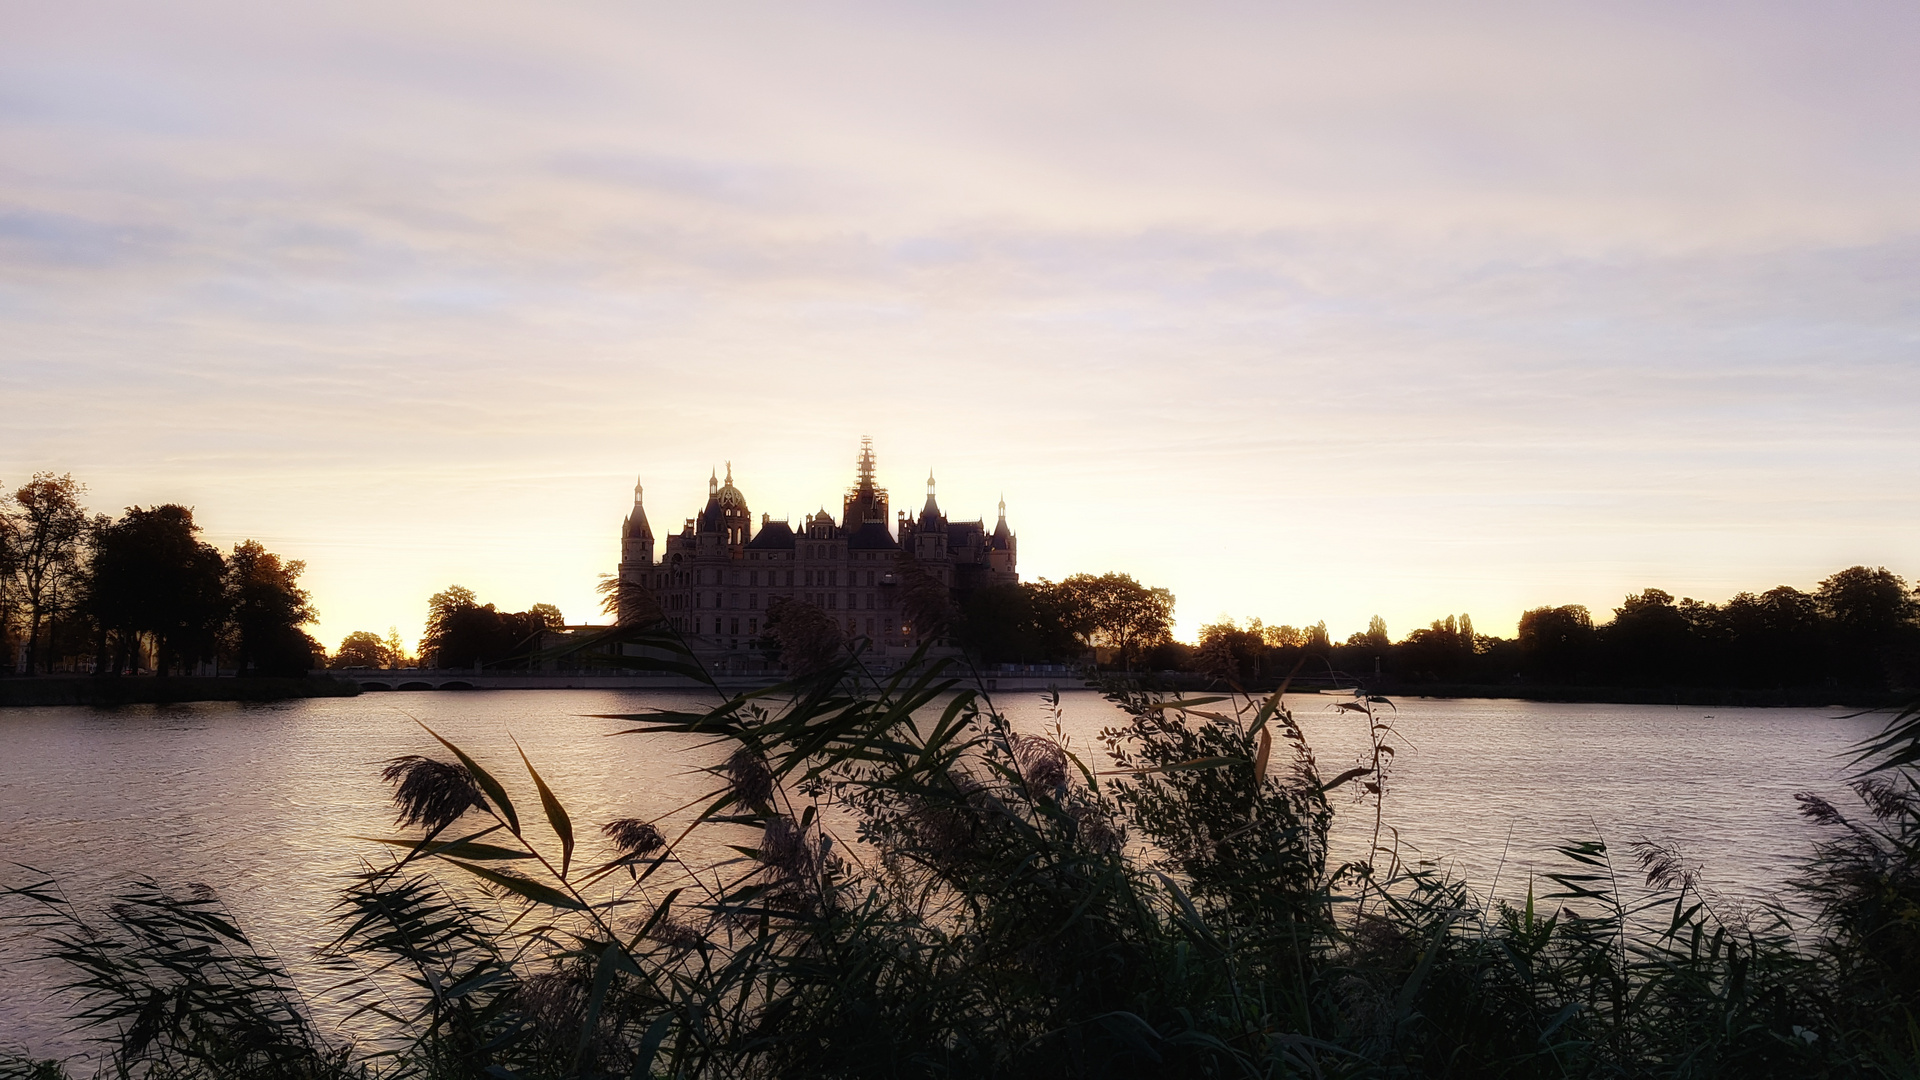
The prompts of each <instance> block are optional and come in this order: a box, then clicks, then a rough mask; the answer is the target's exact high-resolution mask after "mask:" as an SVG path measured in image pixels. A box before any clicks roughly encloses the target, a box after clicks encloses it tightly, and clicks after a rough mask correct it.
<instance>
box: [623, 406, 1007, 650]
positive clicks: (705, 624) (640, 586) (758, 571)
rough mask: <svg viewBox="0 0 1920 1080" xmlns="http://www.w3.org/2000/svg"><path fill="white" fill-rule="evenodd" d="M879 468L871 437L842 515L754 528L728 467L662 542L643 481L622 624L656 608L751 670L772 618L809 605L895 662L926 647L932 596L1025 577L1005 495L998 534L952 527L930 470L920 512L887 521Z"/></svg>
mask: <svg viewBox="0 0 1920 1080" xmlns="http://www.w3.org/2000/svg"><path fill="white" fill-rule="evenodd" d="M874 472H875V467H874V456H873V446H872V442H871V440H865V439H863V440H861V448H860V456H859V458H858V460H857V462H856V472H855V478H854V483H853V485H852V486H851V487H849V488H848V489H847V491H846V494H845V495H844V497H843V498H842V500H841V512H840V516H839V518H838V519H837V520H836V519H835V517H834V516H833V515H832V514H830V513H828V512H827V510H826V509H825V508H824V507H823V508H822V509H821V510H820V511H819V512H818V513H815V514H812V515H809V516H807V517H804V518H802V519H801V520H800V522H799V524H798V525H797V526H796V525H795V524H793V523H792V522H791V521H789V520H786V519H782V520H779V521H775V520H773V518H772V516H771V515H769V514H764V513H763V514H761V515H760V520H759V521H758V522H757V523H756V522H755V521H754V519H753V514H752V511H751V510H750V509H749V508H748V505H747V498H746V496H745V495H744V494H742V493H741V491H740V489H739V488H738V487H736V486H734V480H733V465H732V463H731V462H729V463H728V464H727V470H726V479H724V480H722V479H721V478H720V476H719V474H718V472H717V471H716V473H715V474H714V475H712V476H711V477H709V479H708V483H707V504H706V506H704V507H703V508H701V510H700V512H699V513H698V514H696V515H695V516H693V517H690V518H687V519H686V522H685V524H684V525H683V526H682V527H681V529H680V531H679V532H677V533H673V534H670V535H668V536H667V537H666V538H665V540H664V542H661V543H658V544H657V545H656V540H655V537H654V533H653V529H652V526H651V525H650V524H649V522H648V520H647V512H646V508H645V506H644V505H643V501H642V490H641V486H640V485H639V484H637V483H636V484H635V485H634V488H633V509H632V511H631V512H630V513H628V515H627V517H626V520H625V521H624V522H622V524H621V530H620V566H619V573H618V577H619V585H620V589H619V592H618V593H617V594H616V595H617V597H618V604H619V610H618V613H617V617H618V618H619V619H620V621H622V622H630V621H635V620H637V619H642V618H647V617H650V616H652V615H654V614H656V613H657V614H658V615H659V616H661V617H663V618H665V619H667V620H668V621H669V622H670V623H671V624H672V625H673V627H674V628H675V629H676V630H678V631H680V632H681V633H682V634H684V635H685V636H686V637H687V640H688V642H689V644H691V645H692V646H693V647H694V648H695V649H696V650H697V651H699V652H702V653H707V654H723V655H724V654H733V655H736V656H737V657H738V658H739V660H738V662H736V663H734V664H731V665H728V666H733V667H742V666H747V667H751V666H752V663H753V660H754V658H755V657H756V656H757V655H758V654H757V652H756V650H755V648H754V645H753V643H754V641H755V639H758V638H760V637H762V635H763V634H764V633H765V630H766V620H767V613H768V611H769V610H770V609H771V608H773V607H774V606H775V605H776V604H778V603H783V602H785V603H802V604H811V605H813V606H814V607H816V608H819V609H820V610H821V611H824V612H825V613H826V614H827V615H828V616H830V617H831V618H833V619H834V621H835V622H836V623H838V624H839V625H840V626H841V627H842V628H843V630H844V631H845V633H846V635H847V636H848V637H849V638H867V639H869V640H870V641H871V642H872V645H871V654H872V655H875V656H878V657H889V656H897V655H903V654H904V653H905V652H907V651H910V650H911V649H913V648H915V647H917V646H918V645H919V644H920V642H921V640H922V638H923V637H924V634H923V632H922V631H923V630H925V629H926V628H924V627H916V626H914V625H913V619H914V613H915V611H916V610H924V608H925V598H926V597H927V596H928V594H929V593H931V594H932V595H934V596H944V598H945V599H946V600H947V601H948V602H949V603H950V604H953V605H955V606H957V605H959V604H961V603H964V602H965V600H966V598H967V596H968V594H969V593H971V592H972V591H973V590H975V589H978V588H982V587H985V586H988V585H995V584H1002V583H1015V582H1018V581H1019V580H1020V576H1019V572H1018V569H1017V555H1018V548H1019V545H1018V541H1017V539H1016V537H1015V535H1014V533H1013V530H1012V529H1010V528H1008V527H1007V504H1006V500H1005V499H1002V500H1001V501H1000V513H999V520H998V521H997V522H996V523H995V525H994V526H993V528H991V529H989V528H988V527H987V524H986V521H985V519H978V520H974V521H953V520H950V519H949V518H948V517H947V515H946V514H945V513H943V512H942V511H941V509H940V505H939V502H938V501H937V500H936V499H935V497H934V480H933V475H932V474H931V473H929V474H928V475H927V498H926V502H925V503H924V504H923V505H922V506H921V507H920V512H919V513H918V514H917V515H912V516H910V515H908V513H907V512H906V511H904V510H902V511H898V512H897V515H896V516H895V518H894V520H892V521H891V522H890V521H889V520H888V513H889V507H888V496H887V489H885V488H883V487H880V486H878V484H876V483H875V476H874ZM916 596H917V597H918V599H917V600H916V599H915V598H916Z"/></svg>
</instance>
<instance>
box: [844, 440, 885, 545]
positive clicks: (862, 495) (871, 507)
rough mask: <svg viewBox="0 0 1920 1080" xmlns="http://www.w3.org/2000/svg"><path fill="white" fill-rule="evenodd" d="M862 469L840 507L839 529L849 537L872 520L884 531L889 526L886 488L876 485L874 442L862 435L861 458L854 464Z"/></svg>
mask: <svg viewBox="0 0 1920 1080" xmlns="http://www.w3.org/2000/svg"><path fill="white" fill-rule="evenodd" d="M855 466H856V468H857V469H858V470H859V471H858V474H857V475H856V477H855V480H854V485H853V486H852V487H851V488H848V489H847V497H846V500H845V501H844V502H843V503H842V504H841V510H842V512H841V515H840V527H841V528H843V529H845V530H846V531H847V532H848V534H849V535H851V534H852V533H854V532H857V531H859V529H860V527H861V526H863V525H865V524H867V523H868V522H870V521H877V522H879V523H880V526H881V528H885V527H886V524H887V489H886V488H883V487H878V486H876V485H875V484H874V482H873V439H872V438H871V437H868V436H862V437H861V439H860V457H859V459H858V460H857V461H856V462H855Z"/></svg>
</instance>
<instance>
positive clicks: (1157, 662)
mask: <svg viewBox="0 0 1920 1080" xmlns="http://www.w3.org/2000/svg"><path fill="white" fill-rule="evenodd" d="M1173 604H1174V598H1173V595H1172V594H1171V593H1170V592H1168V591H1167V590H1165V589H1157V588H1150V587H1148V586H1145V585H1142V584H1140V583H1139V582H1137V581H1135V580H1134V579H1133V578H1132V577H1131V576H1129V575H1126V574H1103V575H1099V576H1097V577H1096V576H1094V575H1090V574H1077V575H1074V576H1073V577H1070V578H1067V579H1065V580H1064V581H1060V582H1050V581H1047V580H1044V579H1043V580H1041V581H1039V582H1036V583H1032V584H1026V583H1023V584H1018V585H997V586H992V587H989V588H985V589H978V590H975V591H974V592H973V593H972V594H971V595H970V596H968V597H967V598H966V599H965V600H964V601H962V602H961V603H960V604H959V605H957V606H956V607H955V608H954V609H953V610H952V611H951V612H950V613H948V619H949V632H950V634H951V635H952V637H953V638H954V639H955V640H956V641H957V642H958V643H960V644H961V645H963V646H965V647H966V649H967V650H968V652H969V653H970V654H972V655H973V656H974V657H975V658H976V659H978V660H979V661H981V662H983V663H987V664H1003V663H1087V662H1098V663H1101V664H1103V665H1107V666H1112V667H1116V668H1129V669H1136V670H1138V669H1143V668H1144V669H1147V670H1154V671H1181V672H1189V673H1194V674H1202V675H1209V676H1213V677H1216V678H1222V679H1228V680H1232V681H1237V682H1241V683H1244V684H1246V685H1256V684H1271V683H1274V682H1277V681H1278V680H1280V679H1282V678H1285V677H1286V676H1287V675H1288V674H1289V673H1292V672H1294V671H1296V670H1300V671H1305V672H1309V673H1313V674H1317V675H1324V674H1326V673H1327V672H1330V671H1331V672H1339V673H1342V674H1346V675H1352V676H1363V677H1379V678H1381V679H1383V680H1387V681H1391V682H1394V683H1398V684H1402V685H1419V684H1429V685H1431V684H1440V683H1453V684H1482V685H1493V684H1511V683H1531V684H1537V685H1556V686H1618V687H1703V688H1740V689H1756V690H1772V689H1790V688H1806V687H1844V688H1849V689H1862V690H1886V689H1895V688H1902V687H1913V686H1920V589H1915V588H1911V587H1909V586H1908V584H1907V582H1906V581H1905V580H1903V579H1902V578H1901V577H1900V576H1899V575H1897V574H1894V573H1892V572H1891V571H1889V570H1887V569H1885V568H1884V567H1866V566H1852V567H1848V568H1847V569H1845V570H1841V571H1838V572H1837V573H1834V574H1832V575H1830V576H1828V577H1827V578H1825V579H1823V580H1822V581H1821V582H1820V584H1819V585H1818V586H1817V587H1816V588H1815V589H1814V590H1813V591H1811V592H1805V591H1802V590H1800V589H1797V588H1794V587H1793V586H1791V585H1781V586H1778V587H1776V588H1773V589H1769V590H1767V591H1766V592H1763V593H1753V592H1742V593H1739V594H1738V595H1736V596H1734V597H1733V598H1732V599H1730V600H1728V601H1726V602H1725V603H1722V604H1714V603H1709V602H1706V601H1702V600H1695V599H1693V598H1691V597H1680V598H1675V597H1674V596H1673V595H1672V594H1671V593H1668V592H1666V591H1664V590H1662V589H1652V588H1650V589H1644V590H1642V591H1640V592H1638V593H1635V594H1633V595H1630V596H1627V597H1625V598H1624V599H1623V600H1622V602H1621V604H1620V606H1619V607H1617V608H1614V609H1613V611H1612V612H1611V617H1610V618H1607V619H1605V620H1604V621H1596V620H1595V618H1594V616H1593V613H1592V612H1591V611H1589V610H1588V609H1587V608H1586V607H1584V606H1582V605H1578V604H1567V605H1560V606H1546V607H1538V608H1534V609H1532V610H1529V611H1527V612H1525V613H1523V614H1522V615H1521V616H1520V622H1519V628H1518V631H1517V633H1516V634H1515V635H1514V636H1513V637H1511V638H1503V637H1498V636H1495V635H1489V634H1481V633H1478V632H1476V631H1475V630H1474V626H1473V619H1472V618H1471V617H1470V616H1468V615H1465V614H1459V615H1447V616H1445V617H1444V618H1441V619H1436V620H1434V621H1433V622H1432V623H1431V624H1430V625H1428V626H1425V627H1421V628H1419V629H1416V630H1414V631H1412V632H1411V633H1408V634H1407V635H1405V636H1404V637H1402V638H1400V639H1399V640H1395V639H1394V637H1393V636H1392V635H1391V634H1390V633H1389V631H1388V629H1387V625H1386V623H1385V621H1384V620H1382V619H1381V618H1380V617H1379V616H1377V615H1376V616H1374V618H1373V619H1372V621H1371V622H1370V623H1369V625H1368V627H1367V629H1366V630H1364V631H1360V632H1357V633H1354V634H1351V635H1349V636H1348V637H1347V638H1346V639H1345V640H1336V639H1335V638H1334V637H1333V635H1332V634H1331V633H1330V632H1329V631H1328V629H1327V624H1326V623H1325V621H1321V622H1317V623H1314V624H1311V625H1307V626H1299V627H1296V626H1292V625H1281V624H1267V623H1265V622H1263V621H1262V620H1260V619H1258V618H1255V619H1251V620H1249V621H1247V622H1246V623H1244V624H1243V623H1239V622H1236V621H1235V620H1232V619H1223V620H1221V621H1218V622H1214V623H1210V624H1208V625H1206V626H1203V627H1201V629H1200V633H1199V635H1198V638H1199V640H1198V641H1197V642H1196V643H1195V644H1192V645H1188V644H1184V643H1182V642H1178V641H1175V640H1174V639H1173V636H1172V633H1171V629H1172V620H1173Z"/></svg>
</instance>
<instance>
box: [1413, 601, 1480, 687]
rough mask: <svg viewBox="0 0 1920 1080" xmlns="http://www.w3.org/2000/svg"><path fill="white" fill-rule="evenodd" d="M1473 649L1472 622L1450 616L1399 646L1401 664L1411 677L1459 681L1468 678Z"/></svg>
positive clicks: (1464, 618)
mask: <svg viewBox="0 0 1920 1080" xmlns="http://www.w3.org/2000/svg"><path fill="white" fill-rule="evenodd" d="M1474 649H1475V643H1474V635H1473V619H1472V618H1471V617H1469V616H1467V615H1461V616H1459V617H1458V618H1455V617H1454V616H1452V615H1449V616H1447V617H1446V618H1444V619H1435V620H1434V621H1433V625H1431V626H1429V627H1427V628H1426V629H1424V630H1415V631H1414V632H1413V633H1411V634H1408V635H1407V640H1406V641H1405V642H1403V643H1402V644H1401V646H1400V655H1399V657H1398V661H1399V666H1400V667H1401V669H1403V672H1404V673H1405V674H1407V675H1409V676H1411V677H1415V678H1428V679H1437V680H1457V679H1462V678H1465V677H1467V675H1468V669H1469V668H1470V667H1471V665H1472V663H1473V656H1474Z"/></svg>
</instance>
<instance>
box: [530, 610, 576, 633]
mask: <svg viewBox="0 0 1920 1080" xmlns="http://www.w3.org/2000/svg"><path fill="white" fill-rule="evenodd" d="M526 614H527V615H529V616H531V617H532V618H533V620H534V621H535V622H538V623H539V624H540V625H541V626H542V627H544V628H546V629H548V630H565V629H566V628H567V617H566V616H565V615H562V614H560V609H559V608H557V607H555V606H554V605H552V604H535V605H533V606H532V607H530V608H528V609H527V610H526Z"/></svg>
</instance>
